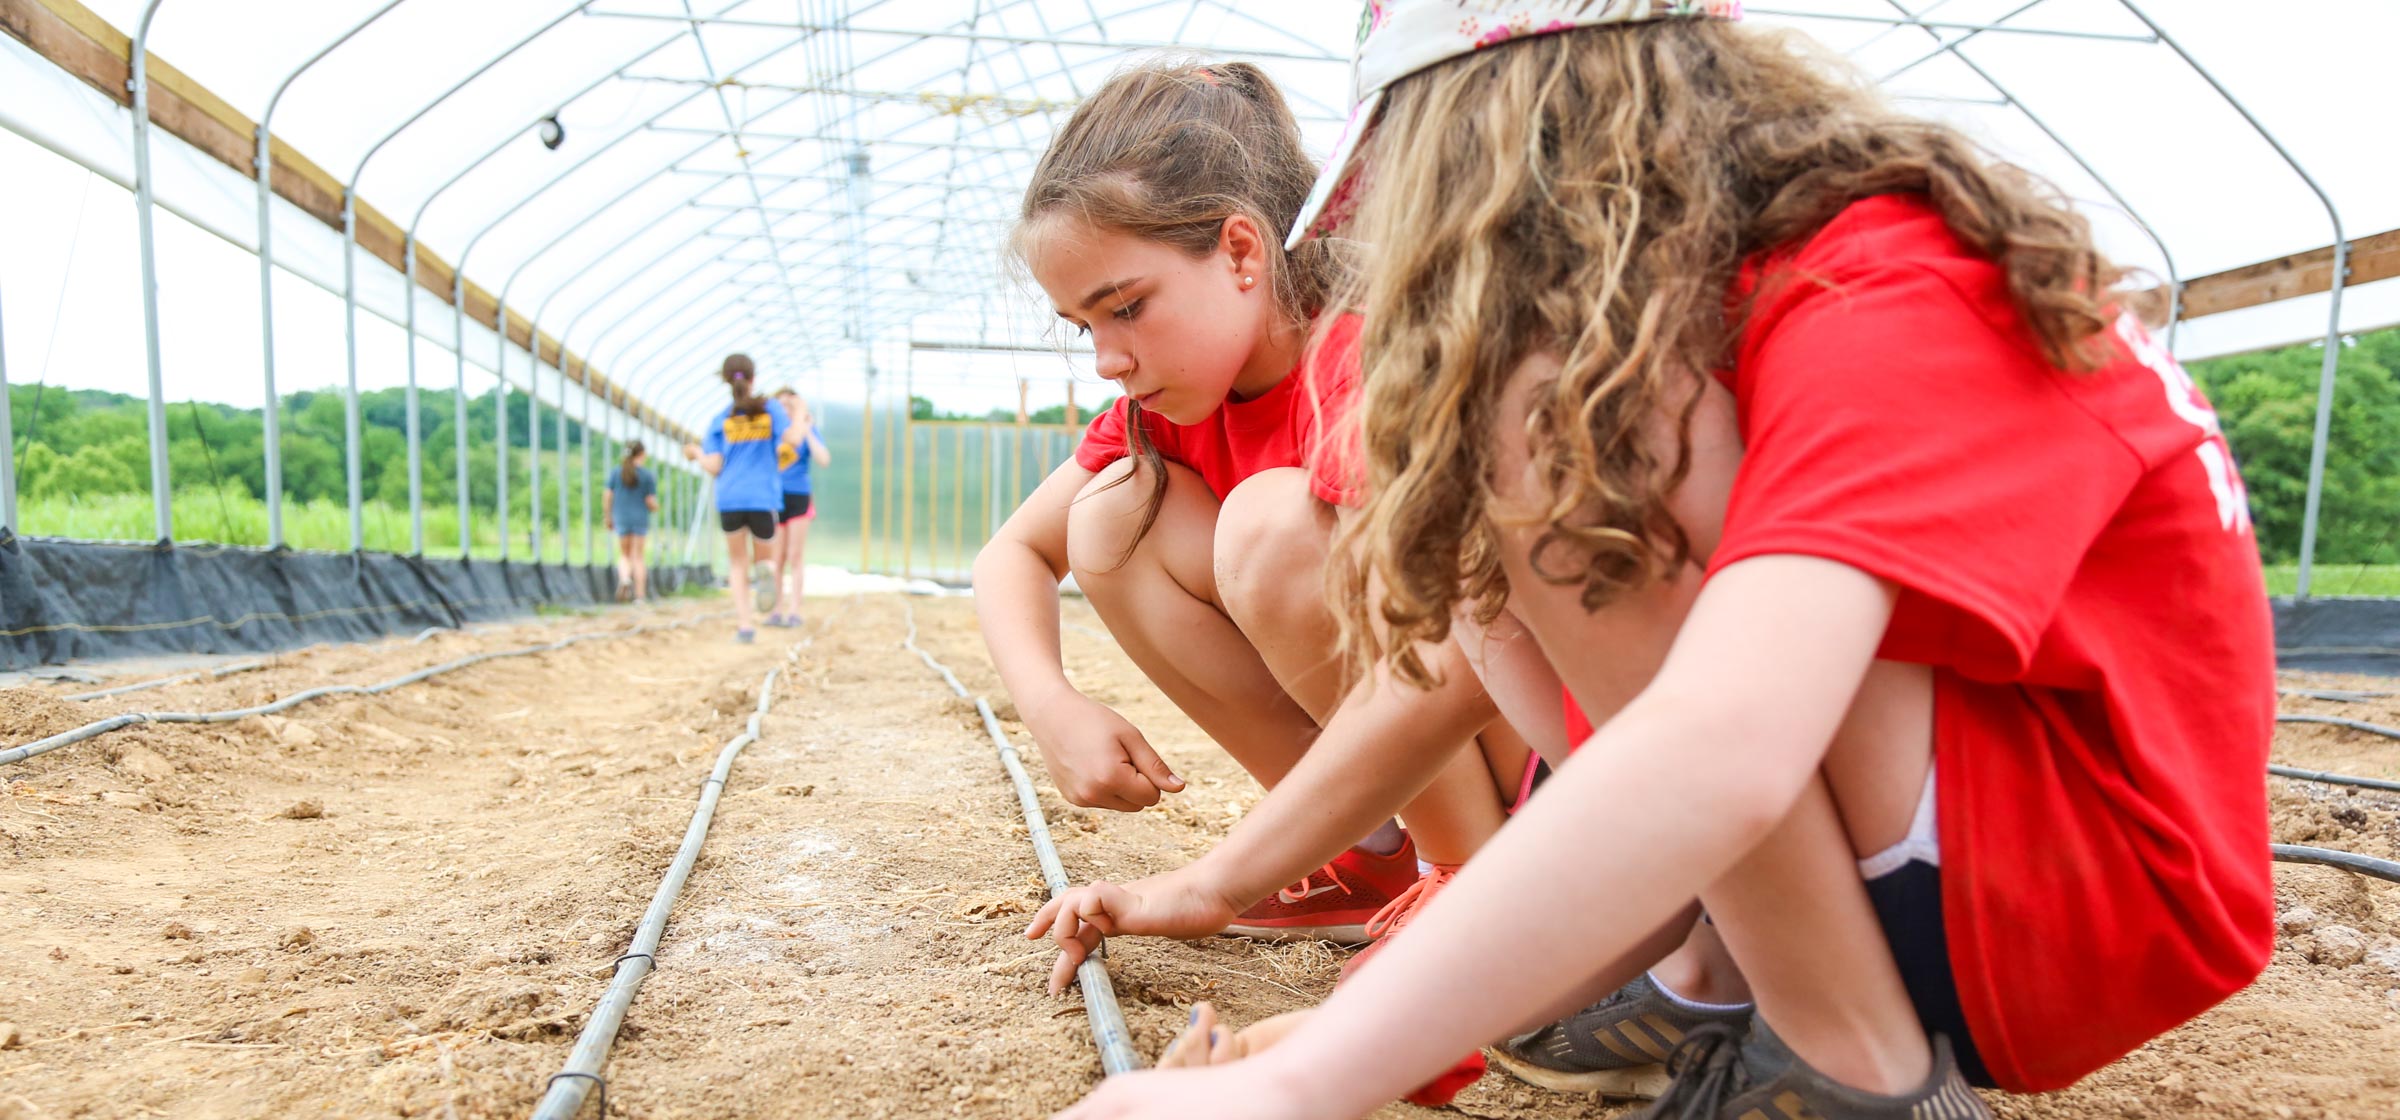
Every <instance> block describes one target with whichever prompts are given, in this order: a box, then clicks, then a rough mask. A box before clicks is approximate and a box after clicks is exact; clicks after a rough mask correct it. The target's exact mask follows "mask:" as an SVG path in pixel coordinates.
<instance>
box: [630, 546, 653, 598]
mask: <svg viewBox="0 0 2400 1120" xmlns="http://www.w3.org/2000/svg"><path fill="white" fill-rule="evenodd" d="M649 551H650V538H648V537H635V538H633V542H632V543H631V544H629V545H627V546H626V552H627V554H628V555H629V556H631V557H632V560H633V599H634V601H635V602H637V603H645V602H648V601H649V600H650V557H649Z"/></svg>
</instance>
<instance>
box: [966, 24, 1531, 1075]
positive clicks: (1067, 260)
mask: <svg viewBox="0 0 2400 1120" xmlns="http://www.w3.org/2000/svg"><path fill="white" fill-rule="evenodd" d="M1314 175H1315V170H1314V167H1313V165H1312V164H1311V163H1310V162H1309V161H1308V159H1307V157H1306V155H1305V154H1304V153H1303V152H1302V150H1301V147H1300V139H1299V130H1298V127H1297V126H1296V124H1295V123H1294V121H1293V118H1292V115H1291V110H1290V109H1289V108H1288V107H1286V105H1285V104H1284V102H1283V98H1282V95H1281V93H1280V92H1278V91H1277V90H1276V88H1275V86H1274V85H1273V83H1272V82H1271V81H1269V80H1268V78H1267V77H1266V75H1265V74H1264V73H1262V72H1260V71H1259V70H1258V69H1257V68H1255V67H1252V66H1248V65H1245V64H1238V63H1235V64H1221V65H1211V66H1199V65H1193V64H1189V63H1174V62H1168V63H1153V64H1149V65H1145V66H1141V67H1137V68H1135V69H1132V70H1130V71H1128V72H1126V73H1123V74H1120V75H1118V76H1117V77H1115V78H1113V79H1111V80H1110V81H1109V82H1108V83H1107V84H1106V85H1105V86H1104V87H1103V88H1101V89H1100V90H1098V91H1097V92H1096V93H1094V94H1093V96H1092V97H1091V98H1089V99H1088V100H1086V101H1085V102H1084V103H1083V104H1082V105H1081V106H1080V107H1079V108H1078V109H1077V110H1076V112H1075V114H1074V116H1073V117H1072V118H1071V119H1070V120H1069V121H1068V122H1067V124H1066V125H1065V127H1064V128H1062V129H1061V130H1060V133H1059V135H1058V137H1057V138H1056V139H1055V140H1054V141H1053V142H1052V143H1051V145H1050V148H1049V150H1048V151H1047V152H1046V153H1045V154H1044V155H1043V157H1042V161H1041V163H1040V165H1039V166H1038V167H1037V168H1036V169H1035V172H1034V178H1033V183H1032V185H1031V187H1030V188H1029V189H1028V191H1027V193H1026V196H1025V202H1024V207H1023V211H1022V213H1021V215H1020V219H1021V224H1020V227H1019V229H1018V232H1017V234H1016V239H1015V249H1016V251H1017V253H1018V255H1019V256H1020V257H1021V259H1022V260H1023V263H1024V264H1025V265H1026V267H1027V270H1028V271H1029V272H1030V273H1031V274H1032V277H1033V279H1034V280H1035V281H1036V282H1037V283H1039V285H1040V286H1041V288H1042V290H1043V292H1044V293H1045V294H1047V296H1048V297H1049V299H1050V301H1051V303H1052V304H1053V306H1054V307H1055V308H1056V310H1057V313H1058V315H1059V317H1060V319H1061V320H1062V321H1063V323H1064V324H1066V326H1067V327H1069V328H1071V329H1073V330H1074V331H1075V332H1076V333H1077V334H1079V335H1088V336H1089V337H1090V339H1091V343H1092V346H1093V349H1094V351H1095V357H1096V359H1097V366H1098V372H1099V374H1100V376H1101V377H1103V378H1106V379H1108V380H1109V381H1112V382H1115V383H1116V384H1117V386H1118V387H1119V388H1120V389H1121V390H1122V391H1123V393H1124V396H1123V397H1121V398H1120V399H1119V400H1118V401H1117V402H1116V404H1115V405H1114V406H1113V407H1112V408H1110V409H1109V410H1108V411H1106V412H1104V413H1102V414H1101V415H1099V416H1098V417H1096V418H1095V419H1094V420H1093V422H1092V425H1091V428H1090V430H1089V432H1088V433H1087V434H1086V436H1085V438H1084V441H1083V443H1082V445H1081V446H1080V447H1079V448H1078V449H1077V451H1076V454H1075V457H1074V459H1073V460H1072V461H1070V462H1067V463H1063V464H1061V465H1060V466H1059V467H1058V469H1057V470H1056V471H1055V472H1054V473H1052V474H1051V475H1050V477H1049V478H1048V479H1047V480H1045V481H1044V482H1043V483H1042V484H1041V486H1040V487H1039V489H1037V490H1036V491H1035V492H1034V493H1033V495H1032V496H1031V497H1030V498H1028V499H1027V500H1026V502H1025V503H1024V504H1023V505H1022V506H1021V507H1019V508H1018V510H1017V512H1016V513H1015V514H1014V515H1012V516H1011V517H1010V518H1009V520H1008V522H1007V524H1006V525H1004V526H1003V527H1002V528H1001V530H1000V532H999V533H998V535H997V536H996V537H995V538H994V540H993V541H992V542H991V543H990V544H989V545H988V546H986V547H985V549H984V550H983V552H982V554H981V555H980V556H979V557H977V559H976V562H975V602H976V611H977V615H978V618H979V620H980V622H981V625H982V631H983V634H984V637H985V640H986V642H987V643H988V645H989V647H990V650H991V654H992V659H993V662H994V663H995V665H996V666H997V667H998V669H999V672H1000V676H1001V679H1002V681H1003V682H1004V683H1005V684H1006V686H1007V688H1008V691H1009V694H1010V695H1011V697H1012V698H1014V700H1015V701H1016V706H1017V710H1018V711H1019V712H1020V713H1022V714H1023V716H1024V719H1025V722H1026V726H1027V728H1028V729H1029V730H1030V731H1032V733H1033V735H1034V738H1035V740H1036V741H1037V742H1038V743H1039V744H1040V745H1041V748H1042V757H1043V761H1044V763H1045V764H1046V765H1047V766H1048V768H1049V771H1050V775H1051V778H1052V779H1053V780H1054V781H1055V782H1056V784H1057V786H1058V789H1059V791H1060V792H1061V793H1062V794H1064V795H1065V796H1066V798H1067V799H1068V800H1069V801H1071V802H1073V803H1075V804H1078V805H1087V806H1096V807H1100V808H1107V809H1117V810H1122V811H1127V812H1132V811H1137V810H1139V809H1142V808H1144V807H1147V806H1149V805H1153V804H1156V803H1157V802H1158V801H1159V799H1160V797H1161V796H1162V795H1171V794H1174V793H1177V792H1180V791H1181V790H1182V789H1183V788H1184V783H1183V780H1182V779H1181V778H1180V777H1177V776H1176V775H1175V774H1174V773H1173V772H1172V770H1171V769H1170V768H1169V767H1168V765H1167V764H1166V762H1164V761H1163V760H1162V759H1161V758H1160V757H1159V756H1158V754H1157V753H1156V752H1155V751H1154V750H1153V749H1152V748H1151V746H1150V744H1149V742H1148V741H1147V740H1146V739H1145V738H1144V737H1143V735H1142V733H1141V732H1140V731H1139V730H1137V729H1136V728H1134V727H1133V726H1132V725H1131V724H1130V723H1128V722H1127V721H1126V720H1125V719H1124V718H1123V717H1122V716H1120V715H1118V714H1117V713H1116V712H1114V711H1111V710H1110V709H1109V708H1108V707H1107V706H1106V705H1104V704H1101V703H1099V702H1098V701H1095V700H1093V699H1091V698H1089V697H1087V696H1084V695H1083V694H1081V693H1080V692H1078V691H1077V690H1076V689H1075V688H1074V686H1073V685H1072V684H1071V683H1070V682H1069V681H1068V680H1067V678H1066V676H1065V674H1064V673H1063V672H1062V670H1061V668H1060V651H1059V637H1058V631H1059V626H1058V604H1057V588H1058V584H1059V582H1060V581H1061V580H1062V579H1064V578H1065V577H1066V576H1068V575H1069V574H1070V573H1072V574H1073V576H1074V578H1075V580H1076V583H1077V584H1078V585H1079V586H1080V588H1081V589H1082V591H1083V593H1084V594H1085V595H1086V596H1087V597H1088V598H1089V599H1090V601H1091V603H1092V605H1093V607H1094V608H1096V609H1097V610H1098V612H1099V614H1100V617H1101V619H1102V621H1104V622H1105V623H1106V624H1107V626H1108V629H1109V631H1110V633H1111V635H1112V636H1113V637H1115V638H1116V640H1117V642H1118V643H1119V644H1120V645H1121V646H1122V647H1123V648H1124V650H1125V652H1126V653H1127V655H1129V656H1130V657H1131V658H1132V659H1133V661H1134V663H1135V664H1137V665H1139V666H1140V667H1141V669H1142V671H1143V672H1144V673H1145V674H1147V675H1148V676H1149V678H1150V679H1151V680H1152V681H1153V682H1155V683H1156V684H1157V685H1158V687H1159V688H1160V690H1161V691H1163V692H1165V693H1166V695H1167V696H1168V698H1170V699H1172V700H1173V701H1174V702H1175V703H1176V705H1177V706H1178V707H1180V708H1182V709H1183V711H1184V712H1185V713H1186V714H1188V715H1189V716H1191V718H1192V720H1193V722H1195V723H1197V724H1199V725H1200V727H1201V729H1202V730H1204V731H1206V732H1207V733H1208V734H1209V736H1210V737H1212V738H1214V739H1215V740H1216V741H1217V742H1218V743H1219V744H1221V745H1223V746H1224V748H1225V750H1226V751H1227V752H1228V753H1230V754H1231V755H1232V756H1233V757H1234V758H1235V760H1236V761H1238V762H1239V763H1241V765H1242V766H1243V767H1244V768H1245V769H1247V770H1248V771H1249V772H1250V774H1251V775H1252V776H1254V777H1256V778H1257V779H1258V780H1259V781H1260V783H1262V784H1264V785H1266V786H1268V787H1274V786H1277V785H1279V784H1281V783H1282V782H1284V781H1285V780H1286V779H1287V777H1295V776H1298V775H1306V774H1312V773H1313V774H1316V775H1321V776H1323V778H1324V781H1325V784H1326V785H1327V786H1329V787H1330V788H1331V789H1332V790H1333V791H1334V792H1333V793H1331V794H1329V795H1328V797H1329V798H1330V799H1333V800H1339V801H1342V802H1343V803H1345V804H1349V805H1355V806H1360V807H1361V808H1360V810H1359V812H1358V813H1356V814H1355V817H1356V820H1355V822H1354V824H1355V827H1354V828H1351V827H1349V826H1346V825H1343V824H1341V823H1340V822H1339V821H1338V820H1332V821H1331V824H1330V827H1328V821H1329V820H1330V818H1328V817H1327V816H1326V815H1324V814H1314V813H1308V812H1303V813H1301V814H1298V815H1297V816H1294V817H1287V818H1282V819H1281V820H1280V822H1262V823H1261V824H1260V825H1258V826H1255V827H1249V828H1245V829H1242V830H1239V831H1237V832H1236V833H1235V835H1234V836H1233V837H1232V838H1230V839H1229V840H1228V841H1226V842H1225V843H1224V844H1222V845H1220V846H1219V847H1218V848H1217V849H1216V850H1214V851H1212V852H1210V853H1209V854H1208V855H1207V856H1206V857H1203V858H1202V859H1201V860H1199V861H1197V862H1195V863H1193V864H1191V865H1190V866H1188V867H1185V868H1181V869H1178V870H1177V871H1174V872H1170V873H1168V874H1165V875H1161V876H1156V877H1154V878H1151V879H1146V880H1143V881H1141V882H1138V883H1132V884H1126V885H1123V886H1118V885H1115V884H1096V885H1095V886H1094V887H1093V888H1088V889H1087V890H1085V891H1083V892H1079V893H1078V894H1077V895H1076V896H1075V897H1076V898H1077V899H1078V900H1080V902H1081V903H1083V904H1088V906H1089V908H1090V911H1091V914H1090V916H1091V917H1093V918H1094V919H1095V921H1094V923H1093V924H1092V926H1090V927H1088V928H1087V929H1085V932H1088V933H1089V935H1090V942H1089V943H1096V942H1097V938H1098V935H1099V933H1100V932H1106V933H1111V934H1116V933H1135V934H1159V935H1169V936H1182V937H1197V936H1204V935H1207V934H1212V933H1216V932H1219V931H1221V930H1230V931H1232V932H1237V933H1243V934H1249V935H1253V936H1270V937H1321V938H1328V939H1332V940H1338V941H1346V942H1357V941H1363V940H1366V939H1368V938H1369V937H1371V936H1374V935H1377V934H1381V933H1384V932H1387V931H1390V930H1395V929H1397V928H1399V926H1400V925H1401V924H1403V923H1404V922H1405V921H1406V920H1407V917H1408V915H1409V914H1410V913H1412V912H1413V909H1414V908H1415V907H1416V906H1418V905H1420V904H1421V903H1422V902H1423V901H1424V900H1426V899H1428V898H1430V897H1432V894H1433V892H1434V891H1435V890H1436V889H1437V888H1438V887H1439V886H1440V885H1441V884H1442V883H1444V882H1447V881H1448V877H1449V875H1450V873H1451V872H1452V871H1454V870H1455V868H1456V866H1457V865H1458V864H1460V863H1462V862H1464V861H1465V859H1466V858H1467V856H1468V855H1469V854H1470V853H1472V852H1473V851H1474V850H1475V849H1476V848H1477V847H1478V846H1480V844H1481V843H1482V842H1483V840H1484V839H1485V838H1486V837H1488V836H1490V835H1491V833H1492V832H1494V831H1495V830H1497V829H1498V827H1499V825H1500V821H1501V819H1502V813H1503V810H1504V807H1505V806H1506V804H1507V803H1508V801H1509V800H1510V799H1512V798H1513V797H1514V795H1515V794H1516V793H1517V791H1518V789H1519V784H1520V779H1521V777H1522V776H1523V775H1524V774H1525V772H1526V769H1527V767H1528V765H1529V764H1530V762H1531V752H1530V750H1529V749H1528V748H1527V747H1526V746H1525V745H1524V743H1523V740H1521V739H1519V738H1518V737H1517V736H1516V735H1514V734H1513V733H1512V732H1511V731H1510V729H1509V727H1508V726H1507V725H1506V724H1504V723H1502V722H1501V721H1500V720H1499V718H1498V709H1497V708H1496V707H1495V705H1494V704H1493V702H1492V701H1491V700H1490V699H1489V698H1488V697H1487V696H1486V695H1485V694H1484V692H1483V690H1482V688H1481V687H1480V686H1479V685H1478V684H1477V682H1476V679H1475V675H1474V673H1473V672H1472V671H1471V670H1469V669H1467V668H1466V667H1465V665H1464V663H1463V661H1462V660H1460V655H1459V651H1458V649H1457V647H1456V646H1455V645H1452V644H1449V643H1442V645H1441V647H1440V648H1438V649H1432V650H1429V651H1427V652H1426V653H1425V656H1427V657H1431V658H1434V659H1436V660H1438V661H1443V662H1444V663H1453V662H1455V663H1456V664H1457V665H1458V669H1459V671H1458V672H1456V673H1454V674H1452V675H1451V677H1450V679H1449V681H1448V682H1447V684H1446V685H1445V686H1443V687H1440V688H1436V689H1433V690H1427V691H1420V690H1415V689H1397V688H1390V687H1386V688H1382V689H1375V688H1373V687H1372V685H1371V684H1366V685H1359V684H1356V683H1355V682H1353V681H1352V680H1349V679H1347V678H1345V675H1344V674H1343V672H1342V668H1343V665H1342V662H1341V659H1340V658H1339V657H1338V656H1337V655H1336V651H1335V635H1336V633H1337V629H1338V627H1337V625H1336V623H1335V620H1334V617H1333V614H1332V611H1331V610H1330V608H1329V607H1328V605H1327V600H1326V594H1325V589H1326V584H1325V578H1324V573H1325V570H1326V566H1327V560H1326V549H1327V548H1328V546H1329V544H1330V543H1331V539H1332V536H1333V533H1334V528H1335V522H1336V518H1337V514H1336V507H1337V506H1339V505H1342V504H1345V503H1348V502H1351V501H1354V500H1355V497H1356V492H1355V485H1354V483H1353V481H1352V472H1353V470H1354V457H1353V456H1345V455H1342V454H1339V453H1338V447H1339V445H1338V444H1336V443H1335V442H1334V441H1333V440H1332V438H1331V436H1332V433H1334V432H1336V431H1346V430H1348V429H1346V428H1344V427H1343V426H1342V421H1343V419H1344V414H1345V412H1346V410H1347V409H1348V407H1349V406H1350V402H1351V401H1352V400H1353V399H1354V398H1355V396H1356V381H1357V361H1356V356H1357V348H1356V339H1357V332H1358V324H1357V320H1356V319H1355V318H1340V317H1325V316H1322V314H1321V313H1322V311H1323V309H1324V307H1325V306H1326V300H1327V297H1328V296H1329V295H1330V294H1331V292H1332V290H1333V287H1334V285H1335V284H1336V282H1337V281H1338V280H1339V271H1340V269H1339V262H1338V259H1337V257H1336V255H1335V253H1334V251H1333V250H1332V249H1331V248H1329V247H1328V246H1325V245H1312V246H1308V247H1305V248H1303V249H1301V250H1300V251H1297V252H1287V251H1286V250H1285V248H1284V244H1283V239H1284V232H1285V230H1286V229H1288V228H1289V226H1290V224H1291V222H1292V219H1293V218H1294V217H1296V216H1297V214H1298V213H1299V210H1300V206H1301V204H1302V202H1303V201H1304V200H1305V198H1306V196H1307V193H1308V187H1309V183H1310V181H1311V180H1312V179H1313V177H1314ZM1312 335H1313V336H1314V337H1312ZM1544 718H1546V719H1547V721H1548V722H1549V723H1550V724H1552V725H1555V724H1557V722H1558V716H1557V713H1555V712H1552V713H1548V714H1547V715H1546V716H1545V717H1544ZM1478 745H1480V747H1481V748H1482V749H1474V748H1476V747H1477V746H1478ZM1279 804H1280V803H1279ZM1395 811H1397V812H1398V814H1399V816H1400V818H1401V819H1402V820H1404V821H1405V822H1406V823H1407V825H1408V832H1407V834H1405V835H1404V834H1403V833H1402V832H1401V831H1400V830H1399V829H1398V828H1397V827H1395V826H1394V825H1393V823H1392V821H1391V816H1392V814H1393V813H1394V812H1395ZM1361 837H1365V839H1364V840H1363V841H1362V840H1361ZM1420 859H1422V860H1423V861H1424V863H1425V865H1426V867H1427V868H1430V869H1429V870H1427V869H1421V868H1420V863H1419V861H1420ZM1086 944H1087V943H1086V942H1081V941H1079V942H1076V943H1075V945H1074V946H1073V948H1072V949H1071V950H1070V951H1069V952H1067V953H1064V954H1062V956H1061V959H1060V961H1059V964H1058V968H1057V971H1056V972H1055V973H1054V975H1053V981H1052V983H1053V987H1056V986H1058V985H1061V984H1063V983H1065V982H1066V981H1067V980H1068V979H1070V978H1071V977H1072V976H1073V973H1074V968H1075V964H1076V962H1077V960H1079V959H1080V957H1081V956H1082V954H1083V951H1084V949H1085V947H1086ZM1453 1057H1454V1058H1455V1057H1456V1055H1453Z"/></svg>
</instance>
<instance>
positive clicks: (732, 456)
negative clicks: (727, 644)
mask: <svg viewBox="0 0 2400 1120" xmlns="http://www.w3.org/2000/svg"><path fill="white" fill-rule="evenodd" d="M719 376H721V377H723V378H724V379H725V384H726V386H727V387H728V388H729V389H731V390H732V392H733V403H732V404H730V405H728V406H726V408H725V411H723V412H720V413H718V414H717V416H716V419H714V420H711V421H709V422H708V435H707V438H706V439H705V440H703V441H702V442H700V443H695V444H685V445H684V448H683V454H684V457H685V458H687V459H691V460H694V461H696V462H698V463H699V464H700V469H702V470H704V471H707V472H708V473H709V474H711V475H713V476H715V477H716V480H717V525H718V527H719V528H722V529H723V530H725V563H726V566H727V567H728V568H730V569H731V571H730V572H729V573H728V579H729V581H730V582H731V584H732V589H733V617H734V631H733V640H735V641H737V642H745V643H747V642H751V641H755V640H757V637H758V630H757V627H756V626H755V625H754V624H753V622H752V617H753V612H754V610H755V607H754V606H753V605H752V603H751V601H750V562H751V559H752V556H753V549H754V548H755V550H756V557H757V559H760V560H765V559H767V557H768V555H769V554H768V552H767V550H768V549H770V548H772V547H774V544H775V519H776V517H777V516H778V515H779V514H780V513H781V512H782V511H783V486H782V484H781V483H779V482H778V481H776V475H777V474H778V473H779V472H780V471H781V469H782V468H781V466H780V464H779V463H778V461H777V458H778V456H779V455H781V454H784V453H786V452H789V451H791V450H793V449H794V448H796V447H797V445H798V443H799V439H800V430H799V429H798V428H795V427H793V426H792V425H791V423H790V422H789V421H787V420H786V419H785V418H784V414H783V410H782V409H781V408H778V407H776V406H775V405H774V404H773V403H772V402H770V401H768V400H767V399H766V398H765V397H762V396H759V395H758V394H757V393H755V392H753V391H752V390H751V388H750V386H751V382H752V381H753V380H755V379H756V378H757V376H758V367H757V366H756V365H754V364H752V362H751V361H750V356H749V355H747V354H728V355H726V356H725V364H724V367H723V369H722V370H721V371H720V373H719Z"/></svg>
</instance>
